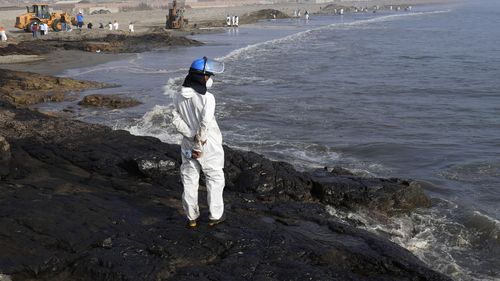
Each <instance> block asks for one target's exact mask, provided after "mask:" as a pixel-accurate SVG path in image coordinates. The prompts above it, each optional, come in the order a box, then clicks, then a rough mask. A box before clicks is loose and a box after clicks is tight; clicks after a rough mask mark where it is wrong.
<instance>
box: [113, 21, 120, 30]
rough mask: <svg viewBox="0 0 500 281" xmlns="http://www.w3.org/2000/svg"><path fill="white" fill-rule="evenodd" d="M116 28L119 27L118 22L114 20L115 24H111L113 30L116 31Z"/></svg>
mask: <svg viewBox="0 0 500 281" xmlns="http://www.w3.org/2000/svg"><path fill="white" fill-rule="evenodd" d="M118 27H119V25H118V22H117V21H116V20H115V23H113V29H114V30H118Z"/></svg>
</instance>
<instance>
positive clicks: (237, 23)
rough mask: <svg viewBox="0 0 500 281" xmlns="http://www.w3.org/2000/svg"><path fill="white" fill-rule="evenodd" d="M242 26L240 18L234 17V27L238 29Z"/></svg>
mask: <svg viewBox="0 0 500 281" xmlns="http://www.w3.org/2000/svg"><path fill="white" fill-rule="evenodd" d="M238 25H240V18H239V17H238V16H234V26H236V27H238Z"/></svg>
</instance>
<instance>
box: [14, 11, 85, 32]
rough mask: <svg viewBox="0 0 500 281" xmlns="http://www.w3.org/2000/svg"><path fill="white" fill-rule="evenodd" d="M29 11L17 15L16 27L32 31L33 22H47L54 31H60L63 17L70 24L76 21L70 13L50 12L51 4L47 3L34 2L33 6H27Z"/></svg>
mask: <svg viewBox="0 0 500 281" xmlns="http://www.w3.org/2000/svg"><path fill="white" fill-rule="evenodd" d="M26 10H27V12H26V13H25V14H22V15H20V16H18V17H16V25H15V27H16V28H19V29H24V30H25V31H26V32H31V27H32V26H33V24H35V23H36V24H38V25H39V24H41V23H46V24H47V25H48V26H49V27H51V28H52V29H53V30H54V31H56V32H58V31H61V30H62V24H61V18H64V21H65V22H66V24H67V25H68V26H69V25H70V24H71V23H72V22H73V23H74V21H75V19H74V17H73V18H71V16H70V15H69V14H68V13H60V12H52V13H51V12H50V11H49V5H47V4H33V5H32V6H31V7H29V6H28V7H26Z"/></svg>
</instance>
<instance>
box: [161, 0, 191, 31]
mask: <svg viewBox="0 0 500 281" xmlns="http://www.w3.org/2000/svg"><path fill="white" fill-rule="evenodd" d="M187 25H188V20H187V19H185V18H184V8H182V9H179V8H177V0H174V2H173V3H172V8H169V9H168V15H167V23H166V26H165V27H166V28H167V29H181V28H184V27H186V26H187Z"/></svg>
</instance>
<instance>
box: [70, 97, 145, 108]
mask: <svg viewBox="0 0 500 281" xmlns="http://www.w3.org/2000/svg"><path fill="white" fill-rule="evenodd" d="M78 104H79V105H83V106H95V107H109V108H127V107H133V106H136V105H139V104H141V102H140V101H138V100H135V99H133V98H127V97H122V96H119V95H88V96H85V97H84V98H83V100H82V101H80V102H79V103H78Z"/></svg>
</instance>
